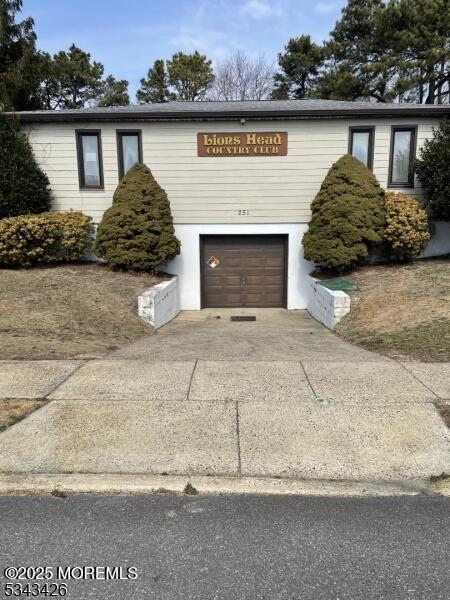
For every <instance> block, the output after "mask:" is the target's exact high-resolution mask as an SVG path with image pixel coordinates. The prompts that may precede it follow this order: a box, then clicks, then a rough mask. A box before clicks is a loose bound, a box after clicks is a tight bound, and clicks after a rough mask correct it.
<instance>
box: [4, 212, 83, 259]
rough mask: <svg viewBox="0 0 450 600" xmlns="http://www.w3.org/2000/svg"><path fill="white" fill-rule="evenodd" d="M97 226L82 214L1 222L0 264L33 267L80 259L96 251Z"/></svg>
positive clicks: (30, 216)
mask: <svg viewBox="0 0 450 600" xmlns="http://www.w3.org/2000/svg"><path fill="white" fill-rule="evenodd" d="M93 236H94V225H93V223H92V219H91V217H88V216H86V215H84V214H83V213H80V212H70V213H54V212H46V213H41V214H39V215H23V216H19V217H9V218H7V219H1V220H0V265H1V266H3V267H32V266H33V265H37V264H51V263H57V262H64V261H71V260H77V259H79V258H81V257H82V256H83V255H84V254H85V253H86V252H88V251H89V250H90V249H91V248H92V242H93Z"/></svg>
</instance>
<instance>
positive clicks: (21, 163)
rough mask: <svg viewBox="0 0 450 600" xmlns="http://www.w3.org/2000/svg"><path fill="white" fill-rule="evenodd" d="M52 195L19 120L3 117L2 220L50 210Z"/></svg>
mask: <svg viewBox="0 0 450 600" xmlns="http://www.w3.org/2000/svg"><path fill="white" fill-rule="evenodd" d="M51 199H52V196H51V191H50V184H49V181H48V178H47V175H46V174H45V173H44V172H43V171H42V170H41V169H40V167H39V165H38V164H37V162H36V159H35V158H34V155H33V150H32V149H31V146H30V143H29V141H28V138H27V137H26V136H25V135H24V134H23V133H21V132H20V130H19V123H18V121H17V120H10V121H7V120H6V119H4V118H1V117H0V219H3V218H5V217H13V216H16V215H25V214H35V213H42V212H45V211H48V210H50V205H51Z"/></svg>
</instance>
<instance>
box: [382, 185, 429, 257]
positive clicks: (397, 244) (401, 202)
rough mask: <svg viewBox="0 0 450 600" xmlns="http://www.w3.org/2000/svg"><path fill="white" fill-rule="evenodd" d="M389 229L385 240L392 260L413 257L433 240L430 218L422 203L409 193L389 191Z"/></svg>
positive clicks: (387, 215)
mask: <svg viewBox="0 0 450 600" xmlns="http://www.w3.org/2000/svg"><path fill="white" fill-rule="evenodd" d="M385 206H386V222H387V225H386V229H385V232H384V236H383V238H384V241H385V243H386V250H387V254H388V255H389V257H390V258H391V259H392V260H395V261H400V262H406V261H409V260H412V259H413V258H414V257H415V256H417V255H418V254H420V253H421V252H422V250H424V249H425V247H426V245H427V244H428V242H429V241H430V233H429V231H428V217H427V213H426V211H425V210H424V209H423V208H422V207H421V206H420V204H419V202H418V201H417V200H416V199H415V198H413V197H412V196H409V195H408V194H402V193H397V194H396V193H394V192H388V193H387V194H386V203H385Z"/></svg>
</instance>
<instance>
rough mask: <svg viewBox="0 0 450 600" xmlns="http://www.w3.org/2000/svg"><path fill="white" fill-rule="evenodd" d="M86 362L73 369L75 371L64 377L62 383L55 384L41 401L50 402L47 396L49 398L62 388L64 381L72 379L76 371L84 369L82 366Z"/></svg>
mask: <svg viewBox="0 0 450 600" xmlns="http://www.w3.org/2000/svg"><path fill="white" fill-rule="evenodd" d="M87 362H88V361H83V362H82V363H81V364H80V365H78V366H77V367H75V369H74V370H73V371H72V372H71V373H69V374H68V375H67V376H66V377H64V379H63V380H62V381H60V382H59V383H57V384H56V385H55V386H54V388H53V389H51V390H50V391H49V392H48V393H47V394H46V395H45V396H44V397H43V400H51V398H49V396H51V395H52V394H54V393H55V392H56V390H57V389H58V388H59V387H60V386H62V385H63V384H64V383H66V381H67V380H68V379H69V378H70V377H72V375H74V374H75V373H76V372H77V371H79V370H80V369H81V367H84V365H85V364H86V363H87Z"/></svg>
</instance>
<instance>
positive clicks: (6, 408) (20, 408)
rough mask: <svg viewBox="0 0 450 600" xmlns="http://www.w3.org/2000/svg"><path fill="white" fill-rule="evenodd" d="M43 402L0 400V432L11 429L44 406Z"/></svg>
mask: <svg viewBox="0 0 450 600" xmlns="http://www.w3.org/2000/svg"><path fill="white" fill-rule="evenodd" d="M44 404H46V402H44V401H42V400H0V431H3V430H4V429H7V428H8V427H11V425H14V423H17V422H18V421H21V420H22V419H24V418H25V417H27V416H28V415H30V414H31V413H32V412H34V411H35V410H37V409H38V408H41V407H42V406H44Z"/></svg>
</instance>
